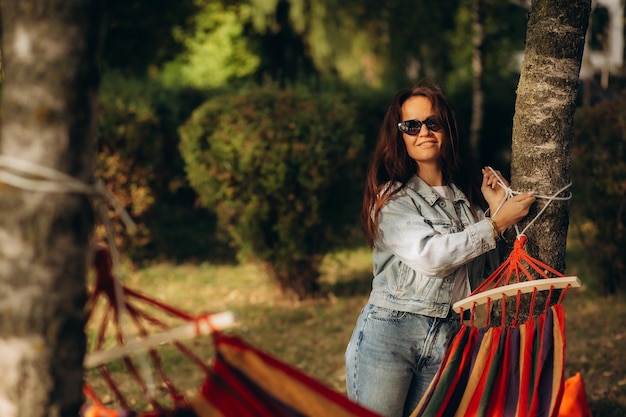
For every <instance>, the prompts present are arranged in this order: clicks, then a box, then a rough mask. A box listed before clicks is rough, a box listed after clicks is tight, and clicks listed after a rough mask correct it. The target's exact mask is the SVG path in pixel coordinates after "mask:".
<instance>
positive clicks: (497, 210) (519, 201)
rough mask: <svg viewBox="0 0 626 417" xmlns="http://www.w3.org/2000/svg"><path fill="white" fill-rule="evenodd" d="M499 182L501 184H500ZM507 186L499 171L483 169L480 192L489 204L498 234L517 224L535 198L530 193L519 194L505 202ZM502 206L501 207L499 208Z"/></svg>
mask: <svg viewBox="0 0 626 417" xmlns="http://www.w3.org/2000/svg"><path fill="white" fill-rule="evenodd" d="M500 182H501V183H500ZM503 185H504V186H505V187H508V186H509V183H508V181H507V180H505V179H504V177H503V176H502V174H501V173H500V171H493V170H491V169H489V168H484V169H483V183H482V186H481V187H480V190H481V191H482V193H483V196H484V197H485V200H486V201H487V204H489V211H490V212H491V220H493V221H494V223H495V226H496V228H497V229H498V232H502V231H503V230H505V229H507V228H509V227H511V226H513V225H515V224H517V223H518V222H519V221H520V220H522V219H523V218H524V217H526V215H527V214H528V211H529V210H530V206H531V205H532V204H533V203H534V202H535V200H536V198H535V196H534V195H533V193H532V192H528V193H523V194H519V195H516V196H513V197H511V198H509V199H508V200H506V202H504V204H502V201H504V199H505V198H506V189H505V188H504V187H503ZM500 204H502V207H500Z"/></svg>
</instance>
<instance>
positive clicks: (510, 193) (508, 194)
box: [487, 167, 572, 237]
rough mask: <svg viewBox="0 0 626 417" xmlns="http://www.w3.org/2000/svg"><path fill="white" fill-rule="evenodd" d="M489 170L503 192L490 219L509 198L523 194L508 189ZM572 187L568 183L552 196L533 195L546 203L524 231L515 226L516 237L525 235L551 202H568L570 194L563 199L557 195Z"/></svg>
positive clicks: (496, 174) (494, 172)
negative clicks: (503, 194) (502, 196)
mask: <svg viewBox="0 0 626 417" xmlns="http://www.w3.org/2000/svg"><path fill="white" fill-rule="evenodd" d="M487 168H489V169H490V170H491V172H492V173H493V174H494V175H495V176H496V178H497V180H498V185H499V186H500V187H502V188H503V189H504V191H505V196H504V198H503V199H502V201H501V202H500V204H498V207H497V208H496V210H495V211H494V213H493V214H492V215H491V217H493V216H495V215H496V213H498V211H500V209H501V208H502V206H503V205H504V203H505V202H506V201H507V200H508V199H509V198H511V197H513V196H514V195H520V194H523V192H521V191H514V190H513V189H512V188H511V187H509V186H508V185H506V184H505V183H504V181H503V180H502V178H501V177H500V176H499V175H498V173H497V172H496V171H495V170H494V169H493V168H491V167H487ZM571 186H572V183H571V181H570V183H569V184H567V185H565V186H564V187H563V188H561V189H560V190H558V191H557V192H556V193H554V194H553V195H541V194H535V197H536V198H539V199H543V200H548V202H547V203H546V204H545V205H544V206H543V208H542V209H541V210H540V211H539V213H537V215H536V216H535V217H534V218H533V219H532V220H531V221H530V222H529V223H528V224H527V225H526V227H524V229H522V230H521V231H520V230H519V228H518V227H517V225H515V232H516V234H517V237H519V236H522V235H524V234H525V232H526V230H528V228H529V227H530V226H532V224H533V223H535V221H536V220H537V219H538V218H539V217H540V216H541V215H542V214H543V212H544V211H546V209H547V208H548V206H549V205H550V204H551V203H552V202H553V201H567V200H570V199H571V198H572V193H571V192H570V193H569V195H567V196H564V197H559V194H561V193H563V192H565V191H566V190H567V189H568V188H569V187H571Z"/></svg>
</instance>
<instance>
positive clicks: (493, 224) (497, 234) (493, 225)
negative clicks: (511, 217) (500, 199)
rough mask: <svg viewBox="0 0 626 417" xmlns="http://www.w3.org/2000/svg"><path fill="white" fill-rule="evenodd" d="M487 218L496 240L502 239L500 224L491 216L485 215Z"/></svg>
mask: <svg viewBox="0 0 626 417" xmlns="http://www.w3.org/2000/svg"><path fill="white" fill-rule="evenodd" d="M485 219H486V220H487V222H489V226H491V231H492V232H493V238H494V239H495V240H499V239H500V229H499V228H498V224H497V223H496V221H495V220H494V219H492V218H491V217H485Z"/></svg>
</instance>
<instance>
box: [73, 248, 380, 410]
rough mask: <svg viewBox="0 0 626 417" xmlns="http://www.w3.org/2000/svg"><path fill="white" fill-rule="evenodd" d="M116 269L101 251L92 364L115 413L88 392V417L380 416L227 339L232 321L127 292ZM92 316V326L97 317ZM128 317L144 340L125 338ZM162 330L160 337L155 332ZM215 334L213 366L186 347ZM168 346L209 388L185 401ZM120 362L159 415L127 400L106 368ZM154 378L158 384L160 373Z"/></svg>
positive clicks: (94, 300)
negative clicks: (166, 360) (166, 359)
mask: <svg viewBox="0 0 626 417" xmlns="http://www.w3.org/2000/svg"><path fill="white" fill-rule="evenodd" d="M112 264H113V262H112V260H111V253H110V251H109V250H108V248H107V247H105V246H99V247H98V248H97V249H96V252H95V256H94V266H95V268H96V282H95V286H94V289H93V291H92V293H91V294H90V297H89V303H88V305H89V306H90V308H93V307H94V306H95V305H96V304H97V302H98V300H99V299H100V298H104V302H105V309H104V310H105V311H104V312H103V313H102V315H101V316H102V317H101V321H100V324H99V327H98V329H99V331H98V335H97V338H96V341H95V343H94V349H93V352H91V353H90V354H88V355H87V357H86V358H85V367H86V368H91V367H97V368H98V371H99V372H100V375H101V376H102V378H103V379H104V381H105V382H106V385H107V386H108V388H109V390H110V391H111V392H112V393H113V396H114V398H115V401H114V403H115V405H110V404H107V405H105V404H104V401H102V400H101V398H100V397H99V396H98V395H96V393H95V390H94V389H93V388H92V387H91V386H90V385H88V384H85V386H84V390H83V391H84V393H85V396H86V399H87V401H86V403H85V404H84V406H83V408H82V410H81V416H82V417H130V416H134V417H165V416H170V417H173V416H180V417H182V416H187V417H209V416H211V417H235V416H239V417H248V416H250V417H251V416H277V417H281V416H284V417H291V416H303V417H306V416H309V417H322V416H328V415H332V416H337V417H355V416H363V417H377V416H378V415H377V414H375V413H373V412H372V411H369V410H367V409H365V408H363V407H362V406H360V405H358V404H357V403H354V402H352V401H351V400H350V399H348V397H346V396H344V395H343V394H341V393H339V392H336V391H334V390H332V389H331V388H329V387H327V386H325V385H323V384H322V383H321V382H319V381H317V380H315V379H314V378H312V377H310V376H308V375H306V374H304V373H303V372H302V371H300V370H298V369H296V368H295V367H292V366H290V365H288V364H286V363H284V362H282V361H281V360H279V359H278V358H275V357H273V356H271V355H269V354H267V353H265V352H263V351H261V350H259V349H256V348H254V347H252V346H250V345H248V344H247V343H245V342H244V341H243V340H241V339H240V338H238V337H236V336H226V335H224V334H222V333H221V332H220V330H222V329H224V328H226V327H229V326H231V325H232V324H233V322H234V317H233V315H232V313H229V312H224V313H218V314H211V315H199V316H194V315H192V314H189V313H186V312H183V311H181V310H179V309H177V308H174V307H172V306H170V305H168V304H166V303H163V302H160V301H158V300H155V299H153V298H150V297H148V296H146V295H145V294H142V293H140V292H138V291H136V290H133V289H131V288H129V287H128V286H126V285H122V284H120V283H119V280H117V279H116V278H115V277H114V275H113V273H112ZM149 309H156V310H159V311H160V312H161V313H165V314H166V315H168V316H171V317H174V318H175V319H177V320H179V321H181V320H182V321H183V322H184V324H182V325H179V326H176V327H171V326H170V325H168V324H166V322H165V320H164V319H160V318H157V315H156V314H154V315H153V314H150V313H149V312H148V310H149ZM92 311H93V310H91V311H90V316H89V319H90V320H94V316H95V315H94V314H93V313H92ZM124 315H127V316H128V317H129V318H130V322H131V323H132V324H134V326H135V328H136V329H137V332H138V337H137V338H129V337H127V336H126V334H125V333H124V331H123V329H122V327H123V326H122V325H121V322H122V318H123V316H124ZM110 322H112V324H113V326H111V325H110ZM111 328H112V329H113V332H114V338H115V339H116V341H117V342H118V345H117V346H115V347H112V348H109V349H104V348H103V344H104V341H105V339H106V337H105V335H106V333H107V330H110V329H111ZM154 329H157V331H158V332H157V333H154V332H152V331H153V330H154ZM209 333H210V334H212V335H213V338H212V344H213V351H214V352H215V353H214V355H215V357H214V358H213V362H212V364H211V365H209V364H207V363H205V361H204V360H203V359H201V358H200V357H199V356H198V355H196V354H194V353H193V352H192V351H191V350H190V349H189V348H187V347H186V346H185V345H183V344H182V343H180V341H181V340H184V339H189V338H192V337H196V336H198V335H202V334H209ZM164 343H169V344H172V345H173V346H174V347H176V348H177V349H178V350H179V351H180V352H181V353H182V354H183V355H184V356H185V357H186V358H188V359H189V360H190V361H191V362H192V363H193V364H195V365H196V366H197V367H199V369H200V370H201V372H202V373H203V375H204V381H203V383H202V384H201V386H200V387H199V389H198V390H197V392H196V393H195V394H194V395H191V396H187V395H185V394H184V393H183V392H182V390H180V389H178V388H177V387H176V386H175V384H174V382H172V381H171V379H170V378H169V377H168V375H167V374H166V372H165V370H164V369H163V366H162V360H161V357H160V355H159V351H158V349H157V347H158V346H159V345H161V344H164ZM207 350H210V349H207ZM131 357H134V359H132V358H131ZM116 358H122V361H123V363H124V366H125V369H126V372H127V373H128V375H131V376H132V378H133V379H134V381H135V382H136V383H137V384H138V385H139V386H140V387H141V391H142V393H143V395H144V396H145V397H146V398H148V400H149V408H150V409H151V410H137V409H133V407H132V406H131V403H130V402H129V401H128V400H127V399H126V396H125V395H124V394H123V393H122V392H121V391H122V390H121V389H120V388H119V387H118V386H117V384H116V383H115V381H114V378H113V377H112V376H111V373H110V371H109V370H108V368H107V366H106V365H107V363H108V362H110V361H111V360H113V359H116ZM142 359H143V362H142ZM136 362H138V364H137V363H136ZM142 366H143V367H146V366H149V368H150V371H152V370H154V371H155V372H154V373H155V374H156V375H158V377H159V378H160V381H161V384H160V385H161V386H163V387H165V390H166V391H167V394H168V395H169V401H168V404H169V405H168V404H165V402H164V401H159V400H157V399H156V395H155V393H154V392H153V391H154V390H153V389H150V384H148V381H147V380H148V379H149V378H147V377H145V376H144V374H145V372H144V373H142V372H141V367H142ZM148 373H149V374H150V376H153V375H151V374H152V372H148ZM188 397H189V398H188ZM378 417H380V416H378Z"/></svg>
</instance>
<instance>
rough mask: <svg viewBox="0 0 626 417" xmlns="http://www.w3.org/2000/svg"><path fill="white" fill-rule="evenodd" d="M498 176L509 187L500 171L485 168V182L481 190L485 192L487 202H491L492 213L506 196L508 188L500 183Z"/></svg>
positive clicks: (490, 209)
mask: <svg viewBox="0 0 626 417" xmlns="http://www.w3.org/2000/svg"><path fill="white" fill-rule="evenodd" d="M496 174H497V176H496ZM498 177H500V180H501V181H502V184H504V185H505V186H507V187H508V186H509V183H508V181H507V180H505V179H504V177H503V176H502V174H501V173H500V171H495V173H494V171H493V170H491V169H489V168H483V183H482V185H481V187H480V191H481V192H482V193H483V197H485V201H487V204H489V211H490V212H491V214H493V213H495V211H496V210H497V208H498V206H499V205H500V204H501V203H502V201H503V200H504V199H505V198H506V189H505V188H503V187H502V186H501V185H500V183H499V182H498Z"/></svg>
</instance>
